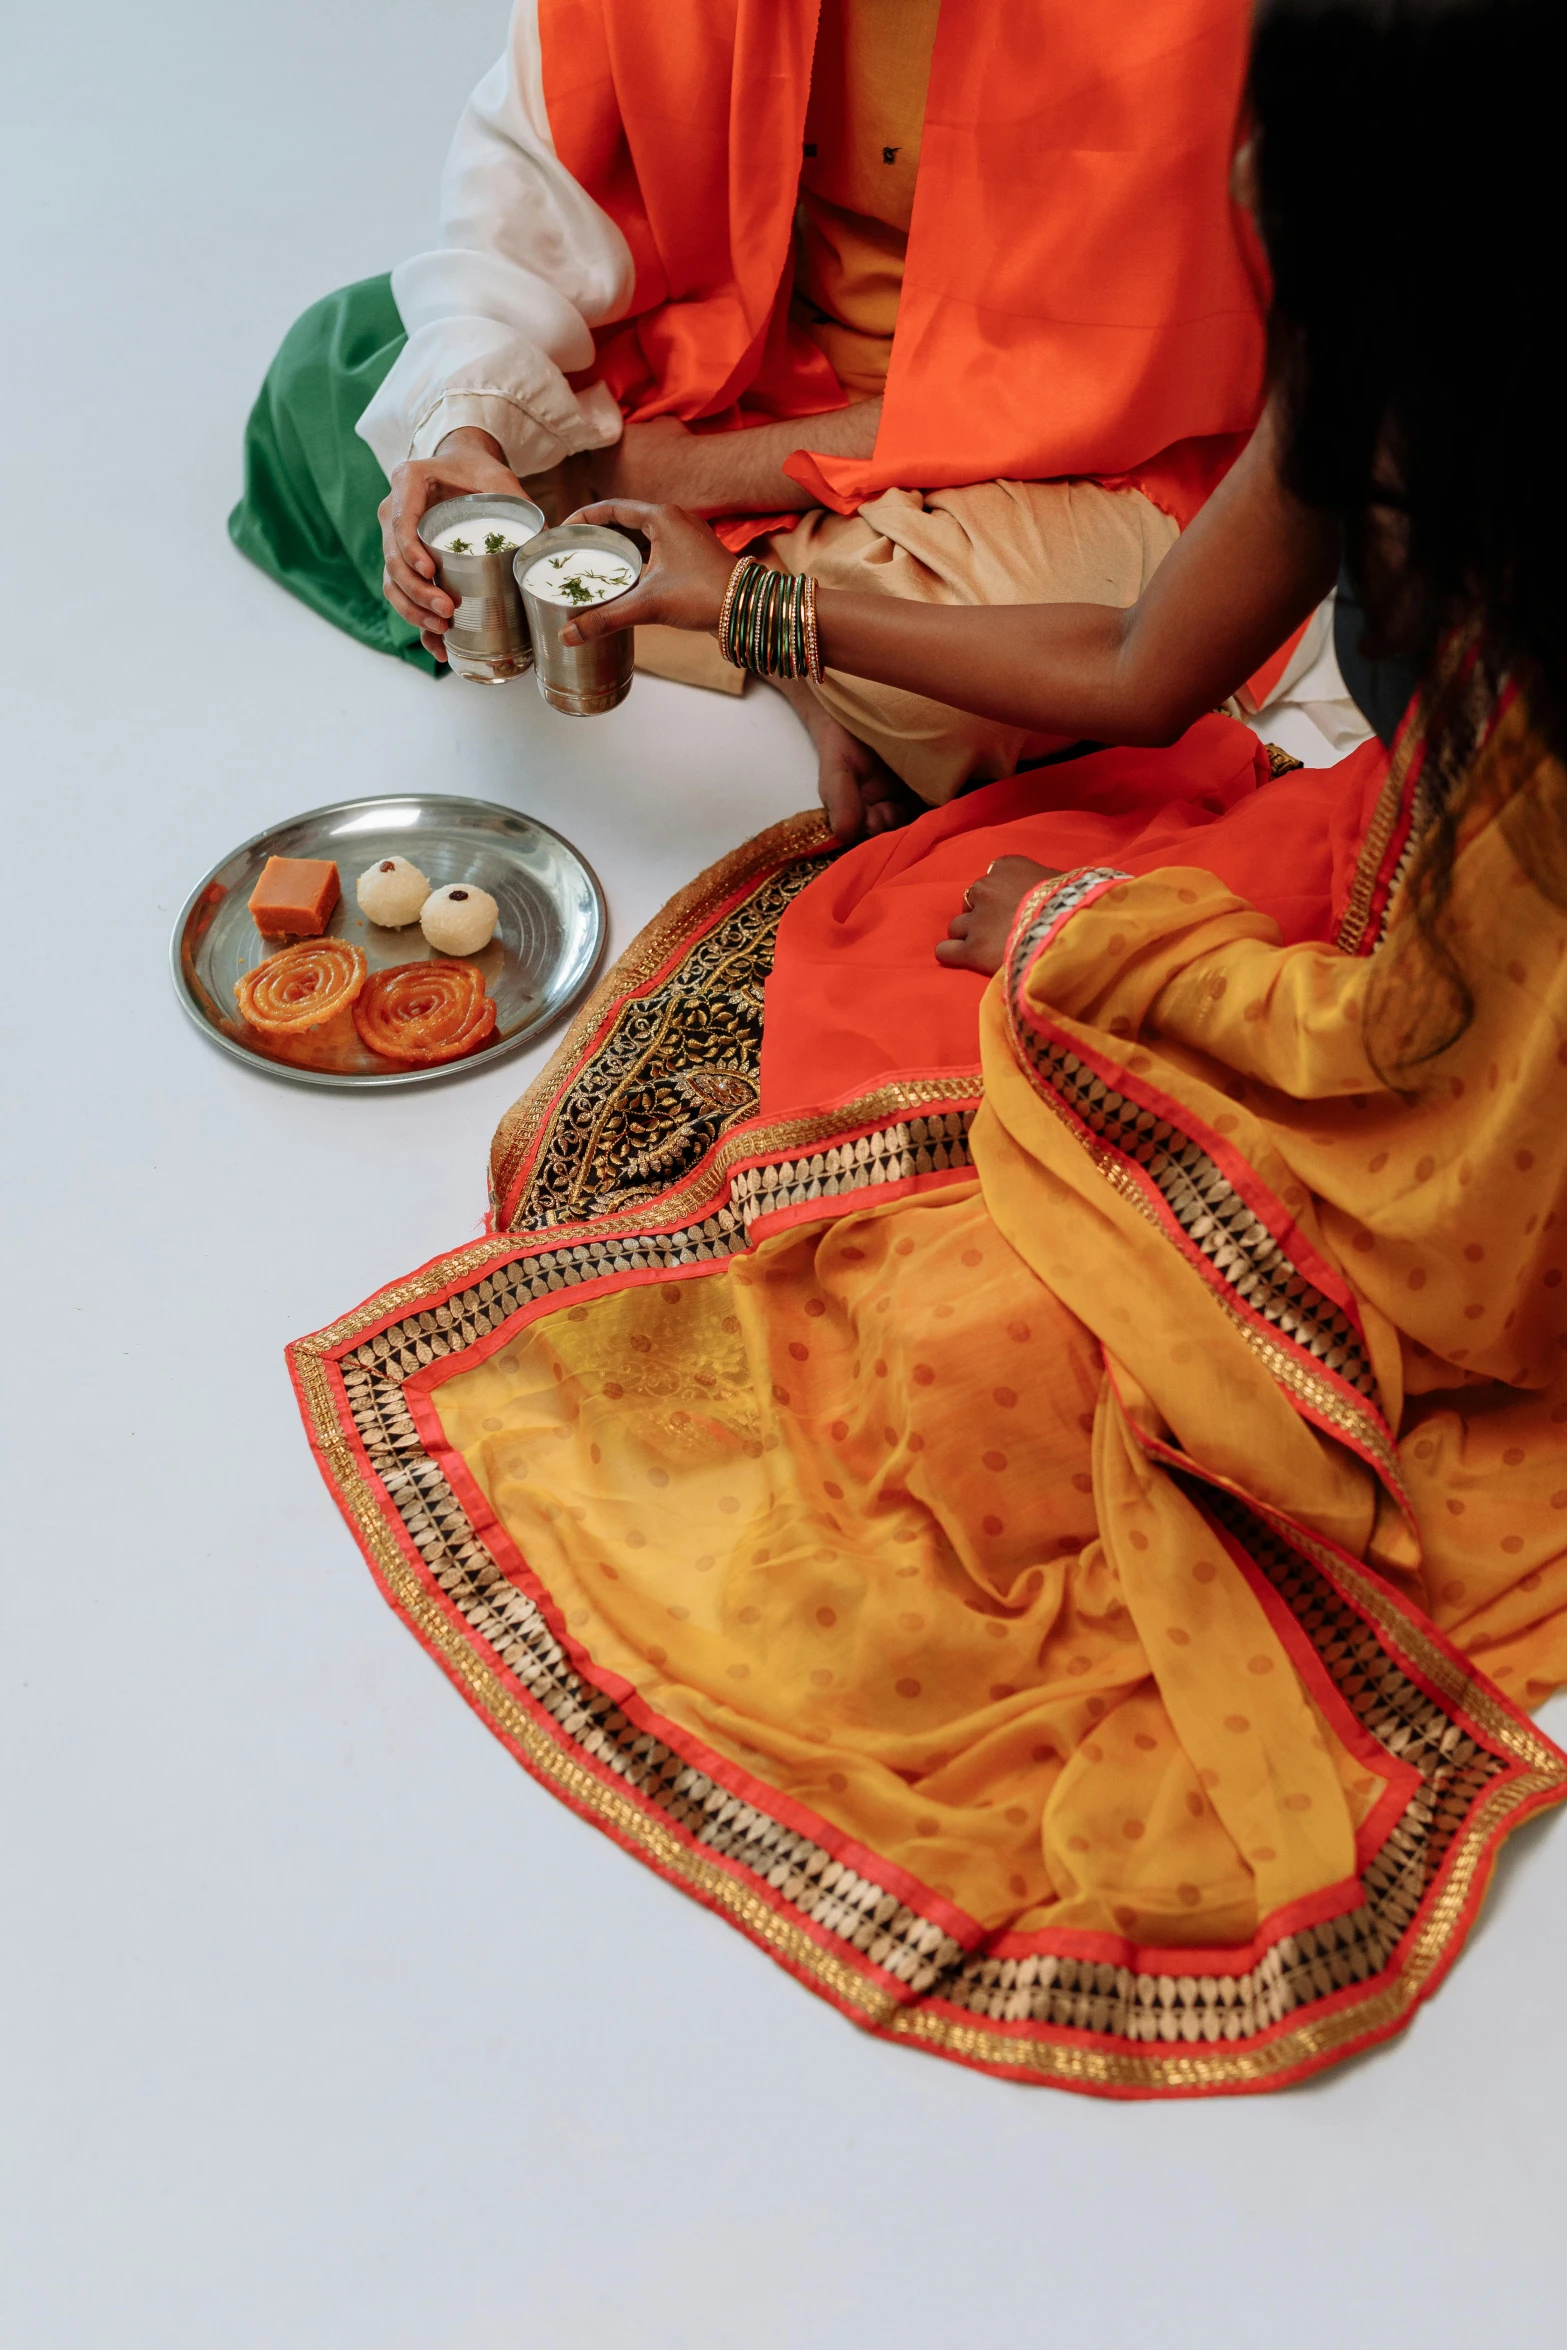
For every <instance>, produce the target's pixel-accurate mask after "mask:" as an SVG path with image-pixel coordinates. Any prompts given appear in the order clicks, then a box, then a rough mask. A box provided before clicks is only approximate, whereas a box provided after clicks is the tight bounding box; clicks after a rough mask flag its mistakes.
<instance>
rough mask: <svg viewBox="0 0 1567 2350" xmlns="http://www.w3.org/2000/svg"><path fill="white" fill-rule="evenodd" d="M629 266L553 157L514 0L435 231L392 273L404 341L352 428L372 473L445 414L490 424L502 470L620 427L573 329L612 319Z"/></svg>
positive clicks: (525, 25) (527, 19)
mask: <svg viewBox="0 0 1567 2350" xmlns="http://www.w3.org/2000/svg"><path fill="white" fill-rule="evenodd" d="M634 278H635V270H634V267H633V264H632V259H631V253H630V249H629V247H628V246H627V244H626V240H625V238H624V237H623V236H622V235H621V233H620V230H619V229H618V228H617V227H616V225H615V223H614V222H613V221H612V220H611V219H610V217H609V215H608V214H607V213H606V212H604V211H603V210H601V208H600V207H599V206H598V205H597V204H595V203H594V201H593V199H592V197H591V196H589V195H587V194H585V193H584V191H583V190H582V189H581V188H579V187H578V185H577V183H576V181H575V180H574V179H573V178H572V177H571V175H570V174H569V172H567V171H566V170H565V168H564V167H563V166H562V164H561V162H560V160H559V158H558V157H557V156H556V153H555V143H554V139H553V137H552V136H551V133H550V127H549V118H548V116H547V115H546V113H545V111H544V76H543V66H542V60H541V55H540V47H539V11H538V0H517V6H516V8H515V10H514V12H513V16H512V22H511V31H510V35H509V39H508V46H507V52H506V55H505V56H504V57H502V58H501V59H500V61H499V62H498V63H497V64H496V65H495V67H494V68H493V69H492V71H491V72H489V73H487V74H486V75H485V77H484V79H483V81H482V82H481V83H480V84H479V86H478V88H477V89H476V90H475V91H474V94H473V96H472V98H471V99H470V100H469V102H468V107H467V111H466V112H465V114H464V115H463V118H462V120H461V122H460V123H459V124H458V126H457V136H456V137H455V139H454V140H453V141H452V148H451V153H450V155H449V156H448V157H447V161H446V172H445V176H444V179H443V181H442V186H441V242H440V244H439V246H438V247H437V248H436V250H435V251H434V252H431V253H416V254H415V255H414V257H413V259H412V260H411V261H405V262H403V263H402V264H401V265H400V266H399V267H398V268H396V269H394V270H393V272H392V294H393V298H394V300H395V301H396V303H397V307H398V310H399V311H400V312H401V314H402V321H403V324H404V326H405V327H406V328H407V330H408V341H407V343H406V345H405V346H404V348H403V350H402V351H401V353H400V354H399V356H398V358H397V361H396V363H395V365H394V366H393V368H392V371H391V373H390V374H389V375H388V376H387V378H386V380H385V382H384V383H383V384H382V386H381V388H380V390H379V391H378V392H377V393H376V396H375V398H374V399H373V400H372V401H371V403H370V405H369V407H368V408H367V409H366V410H365V412H364V414H363V415H362V416H361V417H360V419H359V423H358V426H357V428H356V429H357V430H358V433H359V436H360V438H361V439H362V440H365V441H368V443H369V444H370V447H371V448H372V449H373V450H374V451H375V454H376V456H377V457H378V458H379V460H380V462H381V465H382V467H383V469H384V470H385V472H387V473H388V474H390V472H391V470H392V468H393V466H394V465H400V464H401V463H402V462H403V461H404V460H405V459H406V458H409V457H429V456H433V454H434V452H435V450H436V449H437V448H438V447H439V445H440V443H441V441H442V440H443V438H444V437H445V435H446V434H447V433H449V432H454V431H455V430H456V429H457V427H458V426H459V425H465V424H467V425H479V426H481V427H482V428H483V430H484V431H486V432H489V433H493V434H494V436H495V438H496V440H498V441H499V443H500V445H501V447H502V448H503V449H504V450H505V452H506V461H507V463H508V464H509V465H510V466H511V468H512V470H513V472H514V473H519V474H523V473H542V472H544V471H545V470H546V469H547V468H548V467H550V466H552V465H557V464H558V463H559V462H560V460H561V458H562V457H565V456H567V455H569V454H571V453H572V452H573V451H575V450H578V449H601V448H604V447H606V446H607V445H608V443H609V442H611V441H614V440H617V439H618V438H619V436H620V410H619V408H618V407H617V406H616V404H615V401H614V399H613V397H612V396H611V394H610V393H609V392H607V391H606V390H605V389H604V388H603V386H602V385H598V384H595V385H592V386H590V387H589V389H588V390H587V391H585V392H583V393H581V394H578V393H576V392H574V391H573V390H572V388H571V386H570V384H568V383H567V381H566V376H565V372H564V371H566V370H571V371H573V372H575V371H577V370H579V369H581V368H584V367H588V366H591V364H592V361H593V337H592V334H591V332H590V331H589V330H590V329H591V328H593V327H595V326H601V325H603V324H605V323H607V322H608V321H609V320H611V319H615V318H619V317H621V316H622V315H623V314H624V312H625V310H626V308H627V306H628V305H629V303H630V300H631V293H632V285H633V281H634Z"/></svg>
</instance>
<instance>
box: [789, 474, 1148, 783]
mask: <svg viewBox="0 0 1567 2350" xmlns="http://www.w3.org/2000/svg"><path fill="white" fill-rule="evenodd" d="M1178 536H1179V533H1178V531H1177V529H1176V526H1175V524H1174V523H1173V522H1172V521H1171V520H1170V518H1169V516H1168V515H1167V514H1163V513H1161V512H1160V510H1159V508H1158V507H1157V506H1155V505H1154V504H1153V503H1152V501H1151V500H1150V499H1148V498H1145V497H1144V496H1143V495H1142V493H1141V492H1140V491H1138V490H1105V489H1100V488H1099V487H1098V486H1097V485H1096V484H1095V483H1093V482H1081V481H1078V482H1053V481H986V482H975V483H972V484H970V485H969V486H968V487H966V488H963V489H955V490H931V491H929V492H928V493H927V494H926V495H924V496H923V497H922V496H921V495H920V493H919V492H918V491H917V490H884V491H883V492H882V494H881V496H880V497H878V498H873V499H871V500H870V502H869V503H868V504H867V505H864V506H862V507H861V508H860V511H859V513H858V514H854V515H842V514H828V513H825V512H823V511H822V510H820V509H817V510H815V511H813V512H812V513H809V514H806V515H802V517H801V519H800V520H799V522H798V523H796V524H795V526H794V527H793V529H791V530H786V531H780V532H779V533H778V535H777V537H776V538H775V539H774V540H773V542H772V556H773V560H774V562H776V563H777V564H779V565H780V566H781V568H782V569H784V570H785V571H791V572H795V571H810V572H814V573H815V575H816V577H817V579H818V580H819V581H820V583H821V585H822V586H823V587H829V588H849V589H853V590H857V591H859V592H862V593H868V594H871V595H881V596H908V597H910V598H911V599H912V600H913V601H915V602H918V603H923V604H1114V605H1115V606H1116V607H1117V608H1118V609H1121V608H1124V607H1125V606H1126V605H1128V604H1131V603H1135V602H1136V600H1137V598H1138V597H1139V596H1140V595H1141V594H1142V591H1143V589H1144V588H1145V587H1146V586H1147V584H1148V582H1149V580H1150V579H1151V578H1152V577H1153V574H1154V571H1155V570H1156V568H1157V567H1158V564H1159V562H1160V561H1161V559H1162V558H1163V557H1164V556H1165V555H1166V554H1168V552H1169V550H1170V548H1171V547H1172V546H1173V545H1174V544H1175V541H1176V539H1177V537H1178ZM814 690H815V692H816V694H817V698H818V699H819V700H820V702H821V703H822V705H823V707H824V708H825V709H827V710H829V711H830V712H831V713H832V715H833V717H834V718H837V719H839V720H840V721H841V722H842V724H843V725H845V726H846V727H848V729H849V731H850V733H851V734H857V735H859V736H860V738H861V740H862V741H864V742H868V743H869V744H870V745H871V747H872V748H873V749H874V750H877V751H879V752H880V753H881V756H882V757H883V758H884V759H885V760H886V762H887V764H888V766H889V767H890V768H891V769H892V771H893V773H894V774H895V775H899V776H901V777H902V779H903V781H904V782H905V783H906V784H908V785H909V787H910V789H911V790H913V791H915V792H917V793H918V795H919V797H920V798H921V799H922V800H926V801H928V802H929V803H930V804H931V805H932V806H933V807H939V806H940V805H941V804H942V803H943V802H944V801H946V800H950V799H951V798H952V797H953V795H954V794H955V793H956V792H958V791H960V790H961V789H962V788H963V786H964V785H965V784H967V783H973V782H981V783H988V782H991V781H992V780H993V779H994V778H995V777H997V776H999V775H1010V774H1011V773H1012V772H1013V770H1014V769H1015V767H1016V766H1017V763H1018V759H1019V758H1020V756H1021V755H1022V754H1023V752H1024V750H1025V749H1026V748H1027V747H1028V745H1029V743H1030V742H1031V740H1033V739H1034V738H1032V737H1030V736H1029V735H1028V734H1027V732H1026V731H1025V730H1024V729H1023V728H1022V727H1017V726H1001V725H998V724H997V723H996V721H995V720H993V719H990V718H975V717H972V716H970V715H969V714H968V712H966V711H963V710H955V709H949V708H948V706H947V704H946V703H945V702H933V701H930V700H929V699H927V697H926V696H925V695H923V694H913V693H906V692H904V691H903V690H902V689H901V688H900V687H897V686H890V685H874V684H872V683H870V682H869V681H868V680H867V679H865V678H859V677H845V676H844V675H842V674H841V672H839V671H837V670H830V671H829V672H828V674H827V676H826V678H825V679H824V681H823V683H822V684H821V685H820V686H818V687H816V688H815V689H814Z"/></svg>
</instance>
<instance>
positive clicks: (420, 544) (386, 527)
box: [379, 425, 523, 661]
mask: <svg viewBox="0 0 1567 2350" xmlns="http://www.w3.org/2000/svg"><path fill="white" fill-rule="evenodd" d="M522 494H523V490H522V484H521V482H520V481H519V480H518V479H517V476H516V475H515V474H514V473H513V472H512V470H511V467H510V466H509V465H508V464H507V462H506V460H505V458H504V457H503V456H502V454H501V447H500V443H499V442H498V441H496V440H494V439H492V438H491V436H490V434H489V433H487V432H479V431H478V430H477V429H476V428H474V427H473V426H471V425H464V426H463V427H462V429H461V430H460V431H458V432H449V433H448V434H447V436H446V438H445V440H444V441H442V443H441V445H440V447H439V448H438V449H437V450H436V452H435V455H434V456H433V457H423V458H415V459H413V460H411V461H410V462H409V463H408V464H406V465H399V466H398V468H397V470H396V472H395V473H394V474H393V475H392V486H391V489H390V491H389V492H388V494H387V495H386V497H384V498H383V499H382V501H381V505H380V509H379V513H380V521H381V550H382V553H383V555H384V557H385V559H386V570H385V573H384V574H383V577H382V582H381V584H382V586H383V587H384V589H385V591H386V600H387V602H388V603H389V604H390V605H391V606H392V608H393V610H394V611H397V612H401V614H402V616H403V618H404V619H405V620H411V621H412V622H413V624H414V626H415V628H417V629H418V631H419V635H420V642H421V643H422V644H423V646H424V649H425V651H426V652H427V653H433V654H434V655H435V657H436V659H437V660H438V661H444V660H445V658H446V631H447V630H448V629H449V628H450V626H451V624H452V614H453V613H454V612H455V611H456V609H457V607H456V605H455V604H454V603H453V602H452V599H451V597H450V596H448V595H447V594H446V593H445V592H444V591H443V590H442V589H441V588H438V587H437V586H436V584H435V557H434V556H433V555H432V554H431V553H430V550H429V548H428V547H427V546H426V545H425V543H424V541H423V540H422V539H421V538H420V536H419V517H420V515H421V514H424V513H426V512H427V511H428V509H429V508H430V507H431V506H435V505H438V504H439V503H440V501H441V499H442V498H462V497H470V496H485V495H489V496H494V497H502V498H520V497H521V496H522Z"/></svg>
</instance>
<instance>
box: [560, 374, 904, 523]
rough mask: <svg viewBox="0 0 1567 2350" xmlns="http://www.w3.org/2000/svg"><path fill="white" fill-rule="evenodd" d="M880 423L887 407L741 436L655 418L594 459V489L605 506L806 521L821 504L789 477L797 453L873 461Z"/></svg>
mask: <svg viewBox="0 0 1567 2350" xmlns="http://www.w3.org/2000/svg"><path fill="white" fill-rule="evenodd" d="M880 423H881V402H880V401H879V400H857V401H854V402H853V403H852V404H851V405H850V406H848V407H846V408H829V409H828V410H827V411H826V413H825V414H824V415H821V416H797V417H791V418H785V419H783V420H782V421H781V422H780V421H774V422H771V423H767V424H748V425H742V426H741V427H740V428H739V430H738V431H734V432H693V431H692V430H691V427H690V426H689V425H687V424H682V423H681V422H680V419H679V418H678V417H676V416H654V417H651V418H650V419H649V420H648V422H647V423H646V424H628V425H627V426H626V428H625V430H624V432H623V433H622V434H621V436H620V439H619V440H618V441H616V442H615V444H614V445H613V447H611V448H608V449H598V450H595V451H594V452H593V453H592V456H591V458H590V460H589V463H590V465H591V469H592V481H593V486H594V488H595V490H596V491H597V493H598V495H599V497H600V499H607V498H615V499H625V498H638V499H646V500H647V501H648V502H649V503H650V504H653V505H657V506H683V507H685V509H686V510H687V512H688V513H691V514H774V513H777V514H803V513H804V512H805V511H806V509H807V508H808V507H810V506H814V505H815V504H816V499H815V498H814V497H813V496H812V494H811V492H810V491H809V490H806V489H802V488H801V486H800V484H799V483H798V482H797V481H793V480H791V479H790V477H789V475H788V474H787V473H785V472H784V470H783V467H784V460H785V459H786V458H787V457H791V456H793V454H794V452H795V451H796V450H797V449H812V450H816V451H819V452H820V453H821V454H823V455H824V456H830V457H869V456H870V454H871V452H872V451H873V449H874V448H875V446H876V434H877V430H878V428H879V426H880Z"/></svg>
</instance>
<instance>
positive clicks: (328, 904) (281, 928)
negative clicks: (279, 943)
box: [250, 857, 342, 938]
mask: <svg viewBox="0 0 1567 2350" xmlns="http://www.w3.org/2000/svg"><path fill="white" fill-rule="evenodd" d="M341 888H342V885H341V884H340V882H339V881H338V878H337V867H336V866H335V865H334V864H333V863H332V862H331V860H330V858H327V857H269V858H268V859H267V861H266V863H265V865H264V866H263V867H262V869H261V879H260V880H259V881H258V882H257V884H256V886H255V888H254V889H253V890H252V891H251V893H250V914H251V920H252V921H253V922H254V923H255V925H256V928H257V929H258V930H259V931H260V932H261V934H262V936H263V937H264V938H319V937H320V936H321V935H322V933H323V931H324V930H325V929H326V926H327V924H328V923H329V922H330V921H331V919H332V908H333V907H334V906H335V905H336V904H337V901H338V898H339V896H340V895H341Z"/></svg>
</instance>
